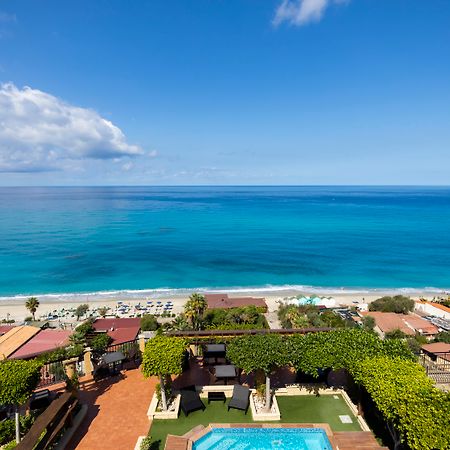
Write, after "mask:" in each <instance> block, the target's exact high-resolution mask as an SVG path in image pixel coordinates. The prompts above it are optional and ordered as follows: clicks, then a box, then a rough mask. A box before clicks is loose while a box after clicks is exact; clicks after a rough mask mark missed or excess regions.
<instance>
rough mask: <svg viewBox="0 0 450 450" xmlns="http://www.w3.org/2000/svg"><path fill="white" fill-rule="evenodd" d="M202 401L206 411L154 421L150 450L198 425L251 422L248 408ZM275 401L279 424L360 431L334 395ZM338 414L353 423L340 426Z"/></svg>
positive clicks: (307, 396)
mask: <svg viewBox="0 0 450 450" xmlns="http://www.w3.org/2000/svg"><path fill="white" fill-rule="evenodd" d="M202 400H203V402H204V403H205V406H206V410H205V411H195V412H192V413H190V414H189V416H188V417H185V416H184V414H183V413H182V412H181V411H180V415H179V417H178V419H177V420H154V421H153V424H152V426H151V428H150V433H149V434H150V436H151V438H152V442H153V445H152V447H151V448H152V450H162V449H163V448H164V444H165V442H166V436H167V434H175V435H178V436H181V435H182V434H184V433H186V432H188V431H190V430H191V429H192V428H194V427H195V426H197V425H204V426H206V425H208V424H210V423H249V422H253V420H252V414H251V411H250V409H249V411H248V412H247V415H245V414H244V412H243V411H239V410H236V409H230V411H229V412H228V411H227V405H226V404H224V403H222V402H211V404H209V405H208V400H207V399H202ZM277 401H278V405H279V407H280V411H281V421H280V422H279V423H328V424H329V425H330V427H331V429H332V430H333V431H360V430H361V428H360V427H359V425H358V422H357V421H356V418H355V417H354V415H353V414H352V412H351V411H350V409H349V408H348V406H347V404H346V403H345V401H344V399H343V398H342V397H341V396H340V395H338V399H335V398H334V397H333V395H322V396H320V397H316V396H314V395H301V396H294V397H277ZM227 402H228V401H227ZM340 415H349V416H350V417H351V418H352V420H353V423H350V424H344V423H342V422H341V421H340V419H339V416H340ZM271 423H276V422H271Z"/></svg>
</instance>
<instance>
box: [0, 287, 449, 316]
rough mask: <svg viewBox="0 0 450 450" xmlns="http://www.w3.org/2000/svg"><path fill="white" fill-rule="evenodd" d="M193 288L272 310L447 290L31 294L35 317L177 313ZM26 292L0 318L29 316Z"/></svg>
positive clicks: (2, 306)
mask: <svg viewBox="0 0 450 450" xmlns="http://www.w3.org/2000/svg"><path fill="white" fill-rule="evenodd" d="M193 292H200V293H205V292H226V293H228V294H229V295H230V297H238V296H252V297H264V298H265V300H266V303H267V305H268V308H269V311H276V310H277V309H278V306H279V303H280V301H282V300H283V299H285V298H289V297H294V296H297V295H305V296H316V295H318V296H325V297H332V298H334V299H335V300H336V306H340V305H342V306H356V305H357V304H361V303H370V302H372V301H374V300H376V299H377V298H380V297H382V296H383V295H397V294H404V295H409V296H411V298H413V299H419V298H426V299H432V298H433V297H438V296H447V291H443V290H418V289H417V290H416V289H395V290H385V289H383V290H381V289H380V290H375V289H366V290H365V289H351V290H350V289H342V290H336V289H313V288H311V289H309V290H308V289H305V290H303V289H296V288H291V287H286V288H283V287H279V288H258V289H254V288H253V289H252V288H249V289H229V290H225V289H224V290H207V291H206V290H189V289H180V290H169V289H167V290H146V291H114V292H102V293H91V294H51V295H49V294H44V295H35V296H36V297H37V298H38V299H39V302H40V306H39V308H38V311H37V313H36V317H37V318H39V317H41V316H46V315H47V314H48V313H52V312H54V311H58V310H61V309H62V308H65V309H71V308H76V307H77V306H78V305H81V304H88V305H89V307H90V309H91V310H93V309H96V308H99V307H102V306H107V307H109V308H110V312H114V311H115V309H116V307H117V302H118V301H122V302H123V303H125V304H128V305H130V306H131V307H134V306H135V305H137V304H138V303H140V304H141V305H145V304H146V302H147V301H149V300H155V301H161V302H163V303H164V302H166V301H168V300H170V301H171V302H172V303H173V310H172V312H173V313H175V314H178V313H180V312H182V311H183V306H184V304H185V302H186V301H187V299H188V297H189V295H190V294H191V293H193ZM27 298H28V296H15V297H0V320H3V319H10V320H16V321H18V322H20V321H23V320H24V318H25V317H27V316H29V315H30V313H29V311H28V310H27V309H26V308H25V301H26V299H27Z"/></svg>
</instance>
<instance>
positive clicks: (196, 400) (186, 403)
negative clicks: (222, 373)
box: [180, 389, 206, 417]
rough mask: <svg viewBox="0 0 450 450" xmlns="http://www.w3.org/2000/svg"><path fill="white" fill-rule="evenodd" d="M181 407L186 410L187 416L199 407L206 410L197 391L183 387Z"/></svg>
mask: <svg viewBox="0 0 450 450" xmlns="http://www.w3.org/2000/svg"><path fill="white" fill-rule="evenodd" d="M180 408H181V410H182V411H183V412H184V415H185V416H186V417H187V416H188V414H189V413H190V412H192V411H197V410H198V409H201V410H203V411H204V410H205V408H206V407H205V405H204V404H203V402H202V401H201V400H200V396H199V395H198V393H197V392H194V391H190V390H189V391H187V390H184V389H182V390H181V402H180Z"/></svg>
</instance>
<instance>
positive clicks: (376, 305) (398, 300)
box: [369, 295, 414, 314]
mask: <svg viewBox="0 0 450 450" xmlns="http://www.w3.org/2000/svg"><path fill="white" fill-rule="evenodd" d="M413 309H414V300H412V299H411V298H409V297H405V296H404V295H394V296H393V297H390V296H385V297H381V298H379V299H377V300H375V301H373V302H372V303H370V304H369V311H382V312H395V313H397V314H408V312H410V311H412V310H413Z"/></svg>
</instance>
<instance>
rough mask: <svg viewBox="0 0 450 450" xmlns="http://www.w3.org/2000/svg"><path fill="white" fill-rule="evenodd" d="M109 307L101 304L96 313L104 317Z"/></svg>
mask: <svg viewBox="0 0 450 450" xmlns="http://www.w3.org/2000/svg"><path fill="white" fill-rule="evenodd" d="M108 311H109V308H108V307H107V306H101V307H100V308H98V309H97V312H98V314H99V315H100V317H103V318H105V317H106V315H107V314H108Z"/></svg>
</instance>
